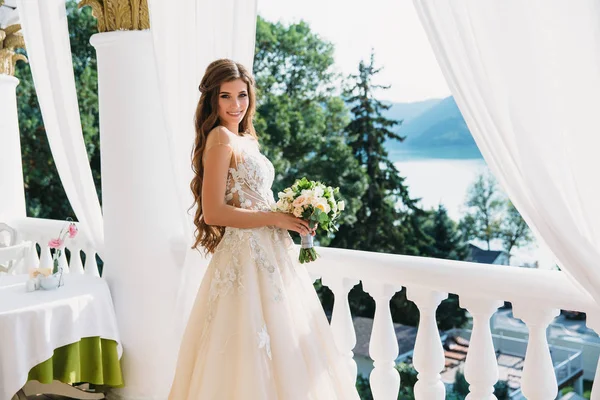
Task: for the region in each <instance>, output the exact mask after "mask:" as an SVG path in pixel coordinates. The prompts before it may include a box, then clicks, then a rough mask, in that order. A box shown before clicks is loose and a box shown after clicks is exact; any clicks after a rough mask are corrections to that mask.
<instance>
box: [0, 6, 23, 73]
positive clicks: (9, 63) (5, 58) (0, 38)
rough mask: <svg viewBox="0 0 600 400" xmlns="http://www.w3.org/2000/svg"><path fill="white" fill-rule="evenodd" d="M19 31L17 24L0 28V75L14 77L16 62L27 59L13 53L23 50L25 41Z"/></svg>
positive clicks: (19, 27)
mask: <svg viewBox="0 0 600 400" xmlns="http://www.w3.org/2000/svg"><path fill="white" fill-rule="evenodd" d="M1 4H2V3H1V2H0V5H1ZM20 30H21V25H19V24H15V25H10V26H7V27H6V28H0V74H4V75H11V76H14V75H15V64H16V63H17V61H25V62H27V57H25V56H24V55H23V54H18V53H17V52H15V49H24V48H25V40H24V39H23V34H22V33H21V32H19V31H20Z"/></svg>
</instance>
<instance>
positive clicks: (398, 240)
mask: <svg viewBox="0 0 600 400" xmlns="http://www.w3.org/2000/svg"><path fill="white" fill-rule="evenodd" d="M374 59H375V56H374V53H371V58H370V62H369V63H365V62H364V61H361V62H360V64H359V67H358V74H357V75H352V76H350V79H349V80H350V83H351V87H349V88H347V89H346V90H345V92H344V97H345V100H346V103H347V104H349V106H350V107H351V110H350V111H351V113H352V116H353V117H352V121H351V122H350V124H348V126H347V128H346V133H347V135H348V140H349V144H350V146H351V148H352V151H353V153H354V157H355V158H356V159H357V160H358V163H359V165H360V166H361V167H362V168H363V169H364V170H365V171H366V173H367V179H368V189H367V191H366V192H365V194H364V195H363V196H362V197H361V199H360V200H361V203H362V207H361V208H360V209H359V210H358V212H357V213H356V223H354V224H353V225H345V226H342V227H341V229H340V231H339V232H338V233H337V234H336V236H335V238H334V239H333V241H332V246H335V247H342V248H353V249H359V250H368V251H377V252H386V253H397V254H413V255H415V254H418V253H419V248H420V247H421V246H422V245H423V242H424V241H426V236H425V234H424V232H422V230H421V229H420V227H419V224H418V223H417V221H416V219H415V216H417V215H421V214H423V211H422V210H421V209H420V208H419V207H418V205H417V201H418V199H413V198H411V197H410V195H409V192H408V187H407V185H406V184H405V183H404V180H405V178H404V177H402V176H401V175H400V172H399V171H398V169H397V168H396V167H395V166H394V163H393V162H392V161H391V160H390V159H389V156H388V152H387V150H386V148H385V142H386V141H387V140H398V141H403V140H404V137H402V136H400V135H399V134H397V133H396V132H394V131H393V130H392V128H394V127H395V126H396V125H399V124H401V121H396V120H392V119H388V118H385V117H384V116H383V112H384V111H385V110H387V109H389V107H390V106H389V105H386V104H383V103H382V102H381V101H379V100H377V99H376V98H375V96H374V91H375V90H377V89H384V90H385V89H388V88H389V86H383V85H376V84H374V83H373V77H374V76H375V75H376V74H377V73H379V72H380V71H381V69H380V68H379V69H378V68H375V60H374Z"/></svg>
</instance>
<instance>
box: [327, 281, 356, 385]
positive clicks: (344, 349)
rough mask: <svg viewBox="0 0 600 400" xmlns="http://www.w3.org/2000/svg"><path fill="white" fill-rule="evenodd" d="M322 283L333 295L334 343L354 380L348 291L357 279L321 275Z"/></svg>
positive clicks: (354, 370) (354, 338)
mask: <svg viewBox="0 0 600 400" xmlns="http://www.w3.org/2000/svg"><path fill="white" fill-rule="evenodd" d="M321 282H323V285H325V286H327V287H328V288H329V289H331V291H332V292H333V295H334V299H335V300H334V303H333V314H332V316H331V330H332V331H333V337H334V339H335V343H336V345H337V347H338V349H339V351H340V353H342V355H343V357H344V358H345V359H346V364H348V368H349V369H350V373H351V375H352V377H353V378H352V379H354V380H356V374H357V367H356V361H354V352H353V351H352V350H353V349H354V346H356V332H355V331H354V324H353V323H352V314H351V312H350V304H349V303H348V293H349V292H350V289H352V288H353V287H354V285H357V284H358V282H359V280H358V279H352V278H343V277H331V276H323V278H322V279H321Z"/></svg>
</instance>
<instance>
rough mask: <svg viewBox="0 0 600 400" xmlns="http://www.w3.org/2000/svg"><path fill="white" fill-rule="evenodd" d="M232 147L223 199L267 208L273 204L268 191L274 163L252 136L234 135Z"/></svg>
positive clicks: (233, 204)
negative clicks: (262, 151)
mask: <svg viewBox="0 0 600 400" xmlns="http://www.w3.org/2000/svg"><path fill="white" fill-rule="evenodd" d="M232 149H233V154H232V157H231V164H230V167H229V173H228V174H227V190H226V192H225V201H226V202H227V204H230V205H232V206H235V207H240V208H246V209H251V210H270V209H271V207H272V206H273V205H274V204H275V199H274V197H273V191H272V190H271V186H272V185H273V179H274V178H275V170H274V168H273V164H271V162H270V161H269V159H267V157H265V156H264V155H263V154H262V153H261V152H260V149H259V147H258V142H257V141H256V140H255V139H254V138H250V137H240V138H239V139H238V138H236V139H235V140H234V141H233V143H232Z"/></svg>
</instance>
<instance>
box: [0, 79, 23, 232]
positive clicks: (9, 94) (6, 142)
mask: <svg viewBox="0 0 600 400" xmlns="http://www.w3.org/2000/svg"><path fill="white" fill-rule="evenodd" d="M18 84H19V80H18V79H17V78H15V77H14V76H9V75H5V74H0V222H2V221H5V220H7V219H8V218H21V217H25V216H26V211H25V189H24V186H23V164H22V162H21V139H20V137H19V122H18V114H17V95H16V88H17V85H18Z"/></svg>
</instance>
